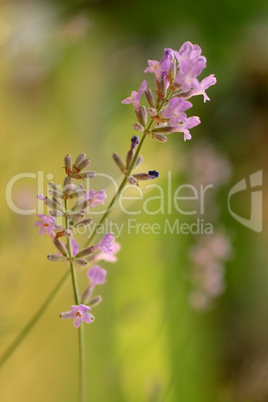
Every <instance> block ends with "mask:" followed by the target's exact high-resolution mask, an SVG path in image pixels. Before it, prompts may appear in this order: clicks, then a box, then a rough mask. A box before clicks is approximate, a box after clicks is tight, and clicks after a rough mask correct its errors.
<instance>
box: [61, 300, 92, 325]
mask: <svg viewBox="0 0 268 402" xmlns="http://www.w3.org/2000/svg"><path fill="white" fill-rule="evenodd" d="M71 309H72V311H70V312H63V313H61V314H60V317H61V318H73V320H74V321H73V324H74V326H75V328H79V327H80V325H81V324H82V321H85V322H86V323H87V324H91V322H92V318H93V317H92V315H91V314H89V313H88V311H90V310H91V308H90V307H88V306H86V305H85V304H79V305H78V306H71Z"/></svg>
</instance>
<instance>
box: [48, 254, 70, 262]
mask: <svg viewBox="0 0 268 402" xmlns="http://www.w3.org/2000/svg"><path fill="white" fill-rule="evenodd" d="M47 259H48V260H49V261H53V262H60V261H66V258H65V257H63V256H60V255H56V254H49V255H48V256H47Z"/></svg>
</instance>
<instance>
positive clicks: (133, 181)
mask: <svg viewBox="0 0 268 402" xmlns="http://www.w3.org/2000/svg"><path fill="white" fill-rule="evenodd" d="M128 182H129V184H134V185H135V184H137V180H136V179H135V177H133V176H129V177H128Z"/></svg>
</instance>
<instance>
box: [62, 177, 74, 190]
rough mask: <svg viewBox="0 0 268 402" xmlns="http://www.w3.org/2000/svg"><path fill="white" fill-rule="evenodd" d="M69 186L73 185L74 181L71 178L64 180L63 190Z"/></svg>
mask: <svg viewBox="0 0 268 402" xmlns="http://www.w3.org/2000/svg"><path fill="white" fill-rule="evenodd" d="M68 184H72V179H71V177H69V176H67V177H65V178H64V180H63V188H65V187H66V186H67V185H68Z"/></svg>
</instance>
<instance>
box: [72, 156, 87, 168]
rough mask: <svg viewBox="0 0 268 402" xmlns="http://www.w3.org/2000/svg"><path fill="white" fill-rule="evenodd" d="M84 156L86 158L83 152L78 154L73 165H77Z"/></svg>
mask: <svg viewBox="0 0 268 402" xmlns="http://www.w3.org/2000/svg"><path fill="white" fill-rule="evenodd" d="M85 158H86V154H84V153H82V154H79V155H78V157H77V158H76V160H75V162H74V164H73V167H77V166H78V165H79V163H80V162H82V161H83V160H84V159H85Z"/></svg>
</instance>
